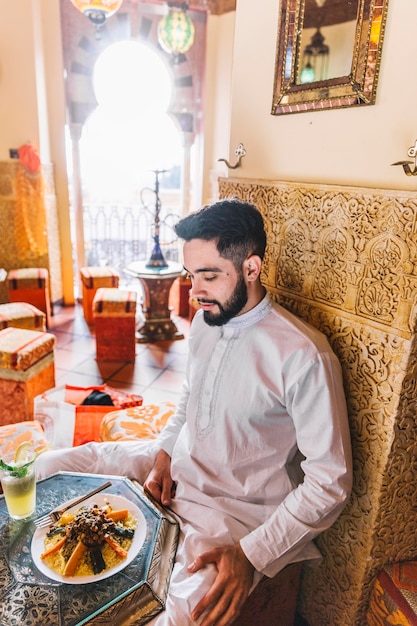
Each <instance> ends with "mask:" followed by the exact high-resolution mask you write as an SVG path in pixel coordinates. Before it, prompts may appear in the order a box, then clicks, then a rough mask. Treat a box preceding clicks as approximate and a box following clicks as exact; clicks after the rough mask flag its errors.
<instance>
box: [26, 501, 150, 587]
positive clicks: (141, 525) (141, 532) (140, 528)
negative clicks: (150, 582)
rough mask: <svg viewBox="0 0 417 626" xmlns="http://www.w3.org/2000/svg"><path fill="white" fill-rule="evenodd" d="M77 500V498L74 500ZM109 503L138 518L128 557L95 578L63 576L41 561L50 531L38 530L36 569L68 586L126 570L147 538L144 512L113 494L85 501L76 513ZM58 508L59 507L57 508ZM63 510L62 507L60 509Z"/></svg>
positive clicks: (34, 545) (34, 541) (34, 543)
mask: <svg viewBox="0 0 417 626" xmlns="http://www.w3.org/2000/svg"><path fill="white" fill-rule="evenodd" d="M74 500H75V498H74ZM70 502H71V500H69V501H68V502H64V503H63V504H62V506H65V505H66V504H69V503H70ZM106 503H109V504H110V505H111V507H112V508H113V509H128V511H129V512H130V513H131V514H132V515H133V516H134V517H135V518H136V520H137V521H136V529H135V534H134V535H133V541H132V544H131V546H130V548H129V552H128V555H127V557H126V558H125V559H124V560H123V561H121V562H120V563H119V565H116V566H115V567H112V568H111V569H108V570H105V571H104V572H101V573H100V574H94V575H93V576H61V575H60V574H57V573H56V572H54V571H53V570H51V569H49V567H47V566H46V565H45V563H44V562H43V560H42V559H41V554H42V553H43V552H44V551H45V544H44V539H45V535H46V534H47V532H48V531H49V528H38V529H37V530H36V531H35V534H34V535H33V538H32V546H31V550H32V558H33V561H34V563H35V565H36V567H37V568H38V569H39V570H40V571H41V572H42V574H45V576H47V577H48V578H51V579H52V580H56V581H58V582H61V583H66V584H67V585H83V584H85V583H95V582H97V581H99V580H102V579H103V578H108V577H109V576H113V575H114V574H117V572H120V570H122V569H124V568H125V567H126V566H127V565H129V563H130V562H131V561H132V560H133V559H134V558H135V556H136V555H137V554H138V552H139V550H140V549H141V547H142V546H143V543H144V541H145V537H146V520H145V517H144V515H143V513H142V511H141V510H140V509H139V508H138V507H137V506H136V505H135V504H133V503H132V502H130V501H129V500H126V498H122V497H121V496H116V495H113V494H111V493H99V494H96V495H95V496H92V497H91V498H88V500H85V501H84V502H82V503H81V504H77V505H76V506H75V511H78V509H80V508H81V507H82V506H86V505H88V504H97V505H98V506H103V505H104V504H106ZM57 508H58V507H57ZM59 508H61V507H59Z"/></svg>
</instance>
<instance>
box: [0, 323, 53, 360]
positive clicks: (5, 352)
mask: <svg viewBox="0 0 417 626" xmlns="http://www.w3.org/2000/svg"><path fill="white" fill-rule="evenodd" d="M54 346H55V336H54V335H52V334H50V333H44V332H39V331H37V330H27V329H23V328H13V327H11V326H10V327H9V328H4V329H3V330H0V368H2V369H12V370H20V371H26V370H28V369H29V368H30V367H32V366H33V365H34V364H35V363H37V362H38V361H40V360H41V359H42V358H43V357H45V356H47V355H49V354H51V353H53V350H54Z"/></svg>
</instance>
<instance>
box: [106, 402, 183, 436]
mask: <svg viewBox="0 0 417 626" xmlns="http://www.w3.org/2000/svg"><path fill="white" fill-rule="evenodd" d="M174 412H175V404H174V403H173V402H160V403H159V404H144V405H142V406H135V407H131V408H128V409H121V410H118V411H112V412H111V413H108V414H107V415H106V416H105V417H104V418H103V421H102V422H101V430H100V440H101V441H137V440H138V439H155V438H156V437H157V436H158V434H159V433H160V432H161V430H162V429H163V427H164V426H165V424H166V423H167V421H168V419H169V418H170V417H171V415H173V414H174Z"/></svg>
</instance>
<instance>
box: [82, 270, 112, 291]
mask: <svg viewBox="0 0 417 626" xmlns="http://www.w3.org/2000/svg"><path fill="white" fill-rule="evenodd" d="M80 277H81V282H82V284H83V285H84V286H85V287H86V288H87V289H98V288H99V287H118V286H119V274H118V273H117V272H116V270H115V269H113V268H112V267H100V266H98V267H95V266H89V267H81V268H80Z"/></svg>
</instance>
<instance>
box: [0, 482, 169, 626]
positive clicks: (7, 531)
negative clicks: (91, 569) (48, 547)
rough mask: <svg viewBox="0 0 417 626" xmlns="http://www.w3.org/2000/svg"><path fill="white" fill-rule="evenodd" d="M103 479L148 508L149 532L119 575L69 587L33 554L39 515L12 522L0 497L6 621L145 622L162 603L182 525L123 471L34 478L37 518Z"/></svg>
mask: <svg viewBox="0 0 417 626" xmlns="http://www.w3.org/2000/svg"><path fill="white" fill-rule="evenodd" d="M106 480H111V482H112V486H111V487H109V488H108V489H106V490H105V491H103V492H102V493H113V494H116V495H119V496H123V497H124V498H127V499H129V500H130V501H131V502H133V503H134V504H135V505H136V506H137V507H139V508H140V510H141V512H142V513H143V515H144V517H145V519H146V523H147V532H146V538H145V542H144V544H143V546H142V548H141V549H140V550H139V553H138V554H137V556H136V557H135V558H134V559H133V561H131V563H129V564H128V565H127V566H126V567H125V568H124V569H122V570H121V571H119V572H117V573H116V574H115V575H114V576H111V577H109V578H105V579H102V580H100V581H98V582H97V583H90V584H84V585H83V584H80V585H72V584H71V585H68V584H64V583H61V582H56V581H54V580H51V579H49V578H47V577H46V576H44V575H43V574H42V573H41V572H39V571H38V569H37V568H36V566H35V564H34V562H33V560H32V557H31V541H32V536H33V534H34V532H35V524H34V519H35V518H33V519H32V518H31V519H29V520H20V521H16V520H12V519H10V518H9V516H8V514H7V509H6V504H5V501H4V497H3V496H1V497H0V598H1V599H0V623H1V624H7V625H8V626H15V625H16V626H46V625H47V624H56V625H57V626H58V625H59V626H83V625H84V624H89V625H90V624H95V625H99V624H100V626H106V625H109V626H110V625H111V626H115V625H116V624H131V625H132V626H133V625H134V626H140V625H141V624H146V623H147V622H148V621H149V620H150V619H151V618H152V617H155V616H156V615H158V613H160V612H161V611H162V610H163V609H164V603H165V599H166V595H167V591H168V585H169V578H170V575H171V570H172V565H173V562H174V558H175V552H176V547H177V542H178V533H179V529H178V524H177V522H176V521H175V519H174V518H173V517H171V516H170V515H168V514H167V513H166V511H165V510H163V509H162V508H160V507H158V506H157V505H156V504H154V503H153V502H151V501H150V500H149V499H148V498H147V497H146V496H145V494H144V492H143V490H142V488H141V487H140V486H139V485H137V484H136V483H133V482H132V481H130V480H129V479H127V478H123V477H120V476H101V475H100V476H99V475H87V474H78V473H72V472H60V473H58V474H55V475H54V476H50V477H49V478H46V479H44V480H41V481H39V482H38V484H37V495H36V500H37V511H36V516H40V515H43V514H45V513H48V512H49V511H50V510H52V509H53V508H55V507H57V506H59V505H60V504H62V503H63V502H66V501H68V500H71V499H72V498H75V497H77V496H79V495H82V494H84V493H87V492H89V491H91V490H92V489H94V488H95V487H98V486H99V485H101V484H102V483H103V482H105V481H106Z"/></svg>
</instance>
